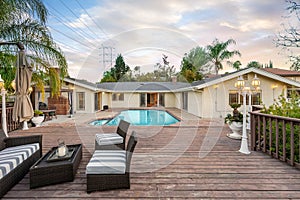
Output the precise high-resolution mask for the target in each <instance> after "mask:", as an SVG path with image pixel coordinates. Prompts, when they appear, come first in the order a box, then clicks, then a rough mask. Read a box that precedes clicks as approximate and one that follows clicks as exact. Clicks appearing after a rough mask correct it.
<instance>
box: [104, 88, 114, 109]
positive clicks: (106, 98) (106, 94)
mask: <svg viewBox="0 0 300 200" xmlns="http://www.w3.org/2000/svg"><path fill="white" fill-rule="evenodd" d="M103 106H108V107H109V108H111V106H112V104H111V93H109V92H102V95H101V109H103Z"/></svg>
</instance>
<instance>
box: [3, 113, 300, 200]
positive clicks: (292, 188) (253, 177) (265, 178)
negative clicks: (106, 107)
mask: <svg viewBox="0 0 300 200" xmlns="http://www.w3.org/2000/svg"><path fill="white" fill-rule="evenodd" d="M173 112H175V114H177V115H180V116H179V117H181V118H185V119H184V120H183V121H182V122H181V123H180V124H177V125H173V126H169V127H163V128H162V127H134V126H131V127H130V131H131V130H136V131H137V135H138V137H139V141H138V144H137V146H136V149H135V152H134V155H133V159H132V171H133V173H132V176H131V189H130V190H113V191H103V192H93V193H90V194H87V193H86V191H85V189H86V176H85V166H86V164H87V162H88V161H89V159H90V157H91V153H92V152H93V148H94V134H95V133H97V132H106V131H111V130H115V127H103V128H102V127H92V126H90V125H87V122H88V121H89V120H90V119H88V117H86V118H84V120H83V122H82V123H76V121H75V124H74V123H73V122H66V123H52V124H47V125H46V126H43V127H36V128H30V130H27V131H15V132H13V133H12V134H11V135H20V134H21V135H27V134H43V152H44V153H46V152H47V151H48V150H49V149H50V148H51V147H52V146H55V145H56V144H57V139H58V138H62V139H64V140H65V141H66V143H67V144H74V143H83V145H84V148H83V159H82V161H81V163H80V166H79V169H78V171H77V175H76V178H75V180H74V182H68V183H62V184H56V185H51V186H46V187H41V188H37V189H31V190H30V189H29V178H28V177H29V176H28V174H27V175H26V177H25V178H24V179H23V180H22V181H21V182H20V183H19V184H17V185H16V186H15V187H14V188H12V190H10V191H9V192H8V193H7V194H6V195H5V196H4V198H3V199H93V198H94V199H183V198H189V199H209V198H211V199H293V198H297V199H299V198H300V171H299V170H297V169H295V168H293V167H291V166H288V165H287V164H286V163H282V162H280V161H277V160H275V159H272V158H270V157H269V156H268V155H265V154H263V153H260V152H252V153H251V154H250V155H243V154H241V153H239V152H238V149H239V145H240V141H236V140H232V139H229V138H227V137H226V136H225V135H226V133H228V132H229V128H228V127H227V126H226V125H225V126H223V125H222V123H218V122H217V121H214V120H212V121H210V120H204V119H200V120H198V119H196V118H193V117H190V118H189V116H183V114H182V113H178V111H176V110H175V111H174V110H173ZM176 112H177V113H176ZM184 115H186V114H184ZM78 119H79V118H78Z"/></svg>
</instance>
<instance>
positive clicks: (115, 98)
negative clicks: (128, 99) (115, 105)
mask: <svg viewBox="0 0 300 200" xmlns="http://www.w3.org/2000/svg"><path fill="white" fill-rule="evenodd" d="M112 100H113V101H124V93H113V94H112Z"/></svg>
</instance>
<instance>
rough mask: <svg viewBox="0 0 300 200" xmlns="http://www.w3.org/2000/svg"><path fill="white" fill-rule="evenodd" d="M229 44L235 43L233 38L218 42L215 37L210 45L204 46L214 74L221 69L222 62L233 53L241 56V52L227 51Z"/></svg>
mask: <svg viewBox="0 0 300 200" xmlns="http://www.w3.org/2000/svg"><path fill="white" fill-rule="evenodd" d="M230 44H236V42H235V40H233V39H229V40H227V41H226V42H220V41H219V40H218V39H215V40H214V41H213V43H212V45H208V46H207V47H206V48H207V50H208V54H209V57H210V61H211V62H212V63H213V66H214V68H215V72H216V74H218V72H219V70H220V69H223V64H222V62H223V61H225V60H227V59H229V58H231V57H233V56H234V55H239V56H241V53H240V52H239V51H237V50H233V51H229V50H228V49H227V48H228V46H229V45H230Z"/></svg>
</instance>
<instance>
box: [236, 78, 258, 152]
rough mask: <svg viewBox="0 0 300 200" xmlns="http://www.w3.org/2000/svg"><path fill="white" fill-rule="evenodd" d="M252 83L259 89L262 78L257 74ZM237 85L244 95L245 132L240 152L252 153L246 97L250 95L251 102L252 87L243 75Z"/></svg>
mask: <svg viewBox="0 0 300 200" xmlns="http://www.w3.org/2000/svg"><path fill="white" fill-rule="evenodd" d="M251 85H252V86H253V87H254V89H255V90H257V89H258V88H259V86H260V80H259V79H258V78H257V76H256V74H255V76H254V78H253V80H252V82H251ZM235 87H236V88H237V89H238V90H239V92H241V93H242V95H243V132H242V142H241V147H240V150H239V152H241V153H244V154H250V153H251V152H250V151H249V149H248V137H247V129H246V126H247V109H246V97H247V95H248V96H249V102H250V101H251V89H250V87H245V81H244V79H243V77H242V76H240V77H238V80H237V81H236V83H235Z"/></svg>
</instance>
